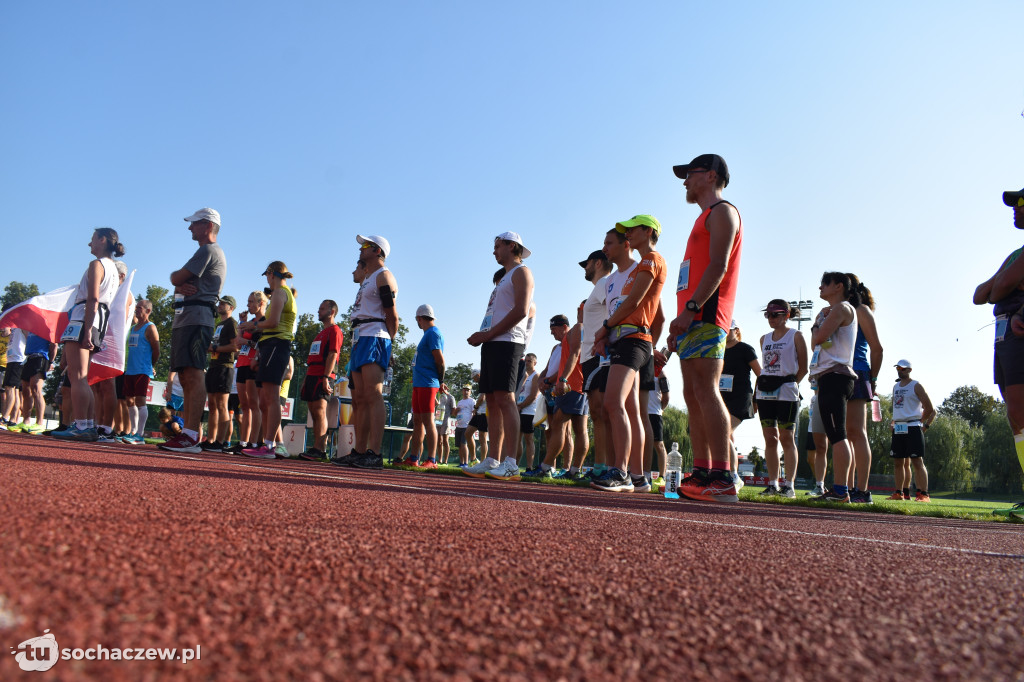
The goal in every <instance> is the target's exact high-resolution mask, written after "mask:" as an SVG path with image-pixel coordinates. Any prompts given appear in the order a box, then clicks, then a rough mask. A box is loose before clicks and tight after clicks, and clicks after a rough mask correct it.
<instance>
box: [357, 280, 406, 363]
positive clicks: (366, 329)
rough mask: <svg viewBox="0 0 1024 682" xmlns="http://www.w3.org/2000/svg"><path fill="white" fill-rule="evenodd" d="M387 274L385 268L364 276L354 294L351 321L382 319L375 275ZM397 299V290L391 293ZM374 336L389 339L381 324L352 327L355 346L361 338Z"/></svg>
mask: <svg viewBox="0 0 1024 682" xmlns="http://www.w3.org/2000/svg"><path fill="white" fill-rule="evenodd" d="M382 272H388V269H387V267H386V266H381V268H380V269H379V270H374V271H373V272H371V273H370V274H368V275H367V276H366V279H364V280H363V283H362V284H360V285H359V293H357V294H356V304H355V306H353V309H352V319H353V320H354V319H356V318H359V317H362V318H379V319H384V304H383V303H381V300H380V291H379V290H378V288H377V275H379V274H380V273H382ZM391 293H392V294H394V295H395V299H397V298H398V289H397V288H396V289H395V290H394V291H392V292H391ZM369 336H376V337H377V338H382V339H390V338H391V334H389V333H388V328H387V327H386V326H385V325H384V323H383V322H367V323H365V324H360V325H355V326H353V327H352V343H353V345H354V344H355V342H356V341H358V340H359V339H361V338H365V337H369Z"/></svg>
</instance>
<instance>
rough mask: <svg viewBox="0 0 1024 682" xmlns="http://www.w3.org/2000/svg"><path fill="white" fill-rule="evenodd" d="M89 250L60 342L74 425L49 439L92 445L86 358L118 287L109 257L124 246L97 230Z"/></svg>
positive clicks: (97, 343) (100, 338)
mask: <svg viewBox="0 0 1024 682" xmlns="http://www.w3.org/2000/svg"><path fill="white" fill-rule="evenodd" d="M89 250H90V251H91V252H92V255H93V256H95V257H96V260H94V261H92V262H91V263H89V267H88V269H87V270H86V271H85V275H83V276H82V281H81V283H80V284H79V285H78V292H77V293H76V296H77V298H76V300H75V307H74V308H72V310H71V313H70V315H69V318H70V321H69V323H68V326H67V328H66V329H65V330H64V333H63V334H62V335H61V338H60V341H61V343H63V344H64V353H65V356H66V357H67V365H68V380H69V381H70V383H71V399H72V418H73V419H74V421H73V422H72V423H71V426H69V427H68V428H66V429H63V430H60V431H54V432H53V434H52V435H53V436H54V437H55V438H62V439H65V440H80V441H88V442H92V441H95V440H96V438H97V433H96V426H95V424H94V423H93V417H92V415H93V401H94V399H93V392H92V389H91V388H89V379H88V374H89V358H90V356H91V355H92V353H95V352H96V351H98V350H99V349H100V347H101V346H102V344H103V334H104V333H105V332H106V328H107V318H108V317H109V315H110V304H111V302H112V301H113V300H114V294H116V293H117V287H118V276H117V268H116V267H115V266H114V261H113V260H111V256H117V257H121V256H123V255H124V245H123V244H121V243H120V241H119V240H118V236H117V232H115V231H114V230H112V229H111V228H109V227H101V228H98V229H97V230H96V231H95V232H93V235H92V240H90V242H89Z"/></svg>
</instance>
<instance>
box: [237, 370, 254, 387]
mask: <svg viewBox="0 0 1024 682" xmlns="http://www.w3.org/2000/svg"><path fill="white" fill-rule="evenodd" d="M255 379H256V374H255V373H254V372H253V371H252V367H250V366H249V365H245V366H243V367H235V384H236V385H239V386H244V385H245V382H247V381H254V380H255Z"/></svg>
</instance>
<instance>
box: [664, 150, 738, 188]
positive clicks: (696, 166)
mask: <svg viewBox="0 0 1024 682" xmlns="http://www.w3.org/2000/svg"><path fill="white" fill-rule="evenodd" d="M692 170H709V171H715V172H716V173H718V177H720V178H722V180H724V181H725V185H724V186H725V187H728V186H729V167H728V166H726V165H725V159H723V158H722V157H721V156H719V155H718V154H701V155H700V156H698V157H697V158H695V159H694V160H693V161H691V162H690V163H684V164H683V165H681V166H672V172H673V173H675V174H676V177H677V178H679V179H680V180H685V179H686V174H687V173H688V172H690V171H692Z"/></svg>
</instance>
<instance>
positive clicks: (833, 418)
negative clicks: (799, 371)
mask: <svg viewBox="0 0 1024 682" xmlns="http://www.w3.org/2000/svg"><path fill="white" fill-rule="evenodd" d="M852 395H853V377H851V376H845V375H842V374H836V373H834V372H830V373H828V374H822V375H820V376H818V413H819V414H821V423H822V425H823V426H824V427H825V435H826V436H828V439H829V441H830V442H832V443H838V442H839V441H841V440H846V403H847V402H849V400H850V396H852Z"/></svg>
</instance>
